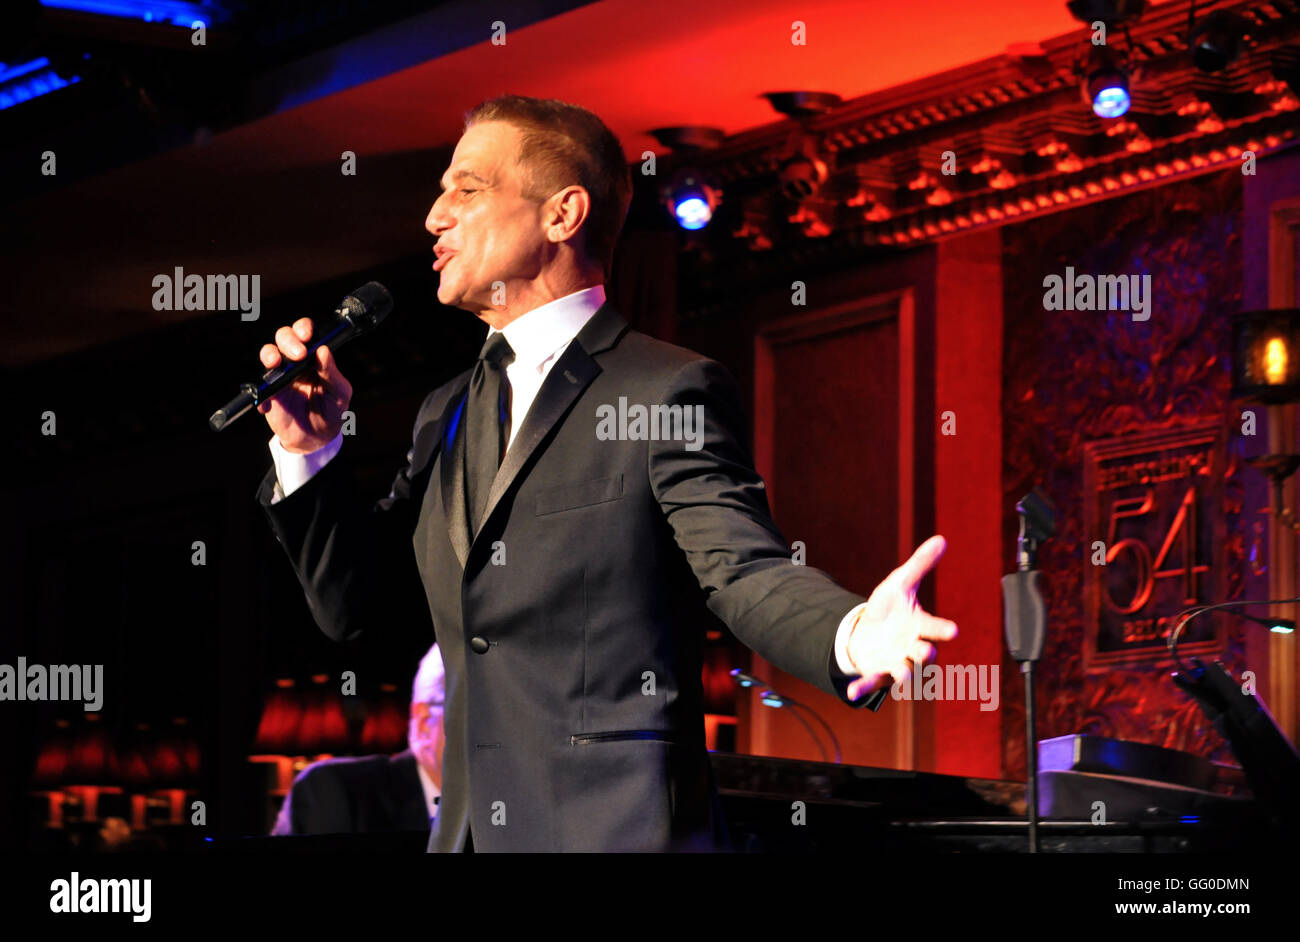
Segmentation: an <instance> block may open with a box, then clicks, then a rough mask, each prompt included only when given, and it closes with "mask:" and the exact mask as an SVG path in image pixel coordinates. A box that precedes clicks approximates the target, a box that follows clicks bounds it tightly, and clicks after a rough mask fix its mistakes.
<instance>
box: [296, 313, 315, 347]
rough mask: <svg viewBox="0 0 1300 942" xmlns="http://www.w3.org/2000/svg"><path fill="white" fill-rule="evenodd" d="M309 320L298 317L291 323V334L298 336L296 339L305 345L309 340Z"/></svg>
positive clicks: (310, 325) (308, 318) (310, 324)
mask: <svg viewBox="0 0 1300 942" xmlns="http://www.w3.org/2000/svg"><path fill="white" fill-rule="evenodd" d="M311 327H312V323H311V318H310V317H300V318H298V319H297V320H296V321H294V322H293V332H294V333H295V334H297V335H298V339H299V340H301V341H303V342H304V343H306V342H307V341H308V340H311Z"/></svg>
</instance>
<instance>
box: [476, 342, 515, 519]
mask: <svg viewBox="0 0 1300 942" xmlns="http://www.w3.org/2000/svg"><path fill="white" fill-rule="evenodd" d="M514 358H515V352H514V351H513V350H511V349H510V344H509V343H508V342H507V341H506V338H505V334H502V333H501V332H499V331H498V332H497V333H494V334H493V335H492V336H490V337H488V339H487V342H486V343H484V344H483V350H482V351H481V352H480V353H479V355H478V363H477V364H475V366H474V375H473V376H472V377H471V378H470V381H469V403H468V404H467V405H466V406H465V511H466V516H468V518H469V532H470V536H471V537H473V536H475V535H477V534H478V528H479V524H481V523H482V521H483V514H484V513H485V512H486V511H487V500H488V492H489V491H491V490H492V479H493V478H495V477H496V475H497V468H499V467H501V457H502V455H504V454H505V430H506V419H507V415H506V396H507V395H508V393H509V390H510V385H509V383H508V382H507V380H506V377H505V372H506V367H507V366H508V365H509V364H510V363H511V362H512V361H513V360H514Z"/></svg>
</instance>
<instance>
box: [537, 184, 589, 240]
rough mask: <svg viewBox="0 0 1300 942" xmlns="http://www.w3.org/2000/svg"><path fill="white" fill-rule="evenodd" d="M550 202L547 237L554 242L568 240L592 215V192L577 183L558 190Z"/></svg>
mask: <svg viewBox="0 0 1300 942" xmlns="http://www.w3.org/2000/svg"><path fill="white" fill-rule="evenodd" d="M548 202H549V206H548V212H547V217H546V237H547V238H548V239H550V240H551V241H552V242H568V241H569V240H570V239H572V238H573V237H574V236H575V235H577V234H578V232H579V231H580V230H581V229H582V226H583V225H584V224H585V223H586V221H587V219H588V217H590V215H591V194H590V193H588V192H587V190H586V188H585V187H582V186H579V185H578V184H576V183H574V184H570V185H569V186H566V187H565V188H564V189H562V190H559V191H558V192H556V193H555V194H554V195H553V196H552V197H551V199H550V200H549V201H548Z"/></svg>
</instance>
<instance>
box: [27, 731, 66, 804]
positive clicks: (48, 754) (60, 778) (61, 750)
mask: <svg viewBox="0 0 1300 942" xmlns="http://www.w3.org/2000/svg"><path fill="white" fill-rule="evenodd" d="M68 725H69V724H68V721H67V720H55V721H54V731H53V732H52V733H51V734H50V735H49V736H47V737H46V738H45V741H44V742H43V743H41V749H40V752H38V753H37V755H36V768H35V770H34V771H33V772H32V785H33V786H35V787H36V788H57V787H58V786H60V785H64V784H66V783H67V780H68V768H69V766H71V764H72V739H71V736H70V735H69V732H68Z"/></svg>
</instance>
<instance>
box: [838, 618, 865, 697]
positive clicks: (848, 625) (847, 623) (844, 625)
mask: <svg viewBox="0 0 1300 942" xmlns="http://www.w3.org/2000/svg"><path fill="white" fill-rule="evenodd" d="M866 607H867V603H866V602H863V603H862V604H861V605H855V606H854V607H853V608H851V609H849V612H848V614H847V615H845V616H844V617H843V618H841V619H840V627H839V630H838V631H836V632H835V664H836V666H838V667H839V669H840V671H841V672H843V673H844V674H847V675H848V676H849V677H852V678H854V679H856V678H858V677H860V676H862V675H861V674H859V673H858V671H857V669H856V668H854V666H853V662H852V661H850V660H849V635H850V634H852V632H853V623H854V622H855V621H857V619H858V616H859V615H860V614H861V612H862V610H863V609H865V608H866Z"/></svg>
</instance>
